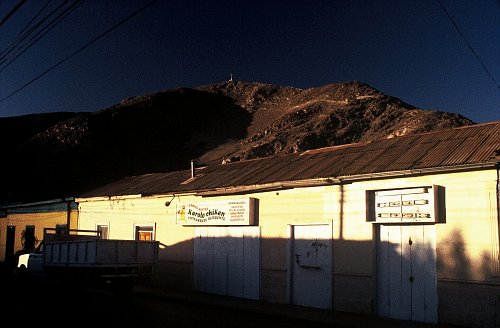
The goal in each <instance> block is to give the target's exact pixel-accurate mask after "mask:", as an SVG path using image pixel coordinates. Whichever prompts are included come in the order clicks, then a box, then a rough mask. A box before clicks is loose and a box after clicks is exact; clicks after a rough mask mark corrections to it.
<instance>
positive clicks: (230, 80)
mask: <svg viewBox="0 0 500 328" xmlns="http://www.w3.org/2000/svg"><path fill="white" fill-rule="evenodd" d="M229 82H233V73H231V76H230V77H229Z"/></svg>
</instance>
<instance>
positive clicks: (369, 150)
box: [80, 121, 500, 198]
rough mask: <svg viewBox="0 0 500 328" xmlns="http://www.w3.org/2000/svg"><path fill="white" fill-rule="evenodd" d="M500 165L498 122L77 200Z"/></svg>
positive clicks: (205, 172)
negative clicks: (463, 166)
mask: <svg viewBox="0 0 500 328" xmlns="http://www.w3.org/2000/svg"><path fill="white" fill-rule="evenodd" d="M499 162H500V121H497V122H492V123H485V124H477V125H471V126H466V127H460V128H455V129H449V130H442V131H437V132H428V133H423V134H416V135H412V136H403V137H395V138H392V139H386V140H375V141H372V142H359V143H355V144H349V145H340V146H332V147H325V148H321V149H314V150H309V151H305V152H302V153H295V154H287V155H277V156H273V157H266V158H260V159H252V160H246V161H240V162H233V163H231V162H230V163H227V164H217V165H210V166H206V167H203V168H196V171H195V173H196V177H195V178H194V179H192V178H191V171H190V170H184V171H177V172H167V173H152V174H145V175H141V176H133V177H127V178H124V179H121V180H119V181H116V182H113V183H110V184H108V185H105V186H102V187H100V188H97V189H95V190H93V191H90V192H87V193H85V194H82V195H81V196H80V198H85V197H100V196H124V195H136V194H142V195H154V194H175V193H189V192H201V191H207V190H214V189H222V188H236V187H248V186H258V185H268V184H279V183H281V182H291V181H306V180H314V179H324V178H334V179H335V178H346V177H356V176H361V175H366V174H374V173H384V172H397V171H407V170H418V169H429V168H445V167H453V166H461V165H470V164H495V163H496V164H498V163H499Z"/></svg>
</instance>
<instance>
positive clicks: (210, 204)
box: [176, 197, 255, 226]
mask: <svg viewBox="0 0 500 328" xmlns="http://www.w3.org/2000/svg"><path fill="white" fill-rule="evenodd" d="M254 206H255V198H251V197H247V198H237V199H224V200H213V201H204V202H198V201H193V202H183V203H179V204H177V210H176V219H177V224H181V225H189V226H215V225H218V226H228V225H252V224H253V223H254V216H255V213H254Z"/></svg>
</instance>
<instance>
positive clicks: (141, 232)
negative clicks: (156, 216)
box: [135, 224, 155, 240]
mask: <svg viewBox="0 0 500 328" xmlns="http://www.w3.org/2000/svg"><path fill="white" fill-rule="evenodd" d="M135 240H155V226H154V224H140V225H136V226H135Z"/></svg>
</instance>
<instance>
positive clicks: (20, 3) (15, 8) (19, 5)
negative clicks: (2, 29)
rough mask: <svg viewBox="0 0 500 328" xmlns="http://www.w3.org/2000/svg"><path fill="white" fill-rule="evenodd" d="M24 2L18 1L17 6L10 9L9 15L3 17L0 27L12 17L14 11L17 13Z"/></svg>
mask: <svg viewBox="0 0 500 328" xmlns="http://www.w3.org/2000/svg"><path fill="white" fill-rule="evenodd" d="M25 2H26V0H21V1H19V2H18V3H17V5H16V6H15V7H14V8H12V10H11V11H9V13H8V14H7V15H5V17H4V18H3V19H2V20H1V21H0V26H2V25H3V24H4V23H5V22H6V21H7V20H8V19H9V18H10V17H12V15H14V14H15V13H16V11H18V10H19V8H21V6H22V5H24V3H25Z"/></svg>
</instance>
